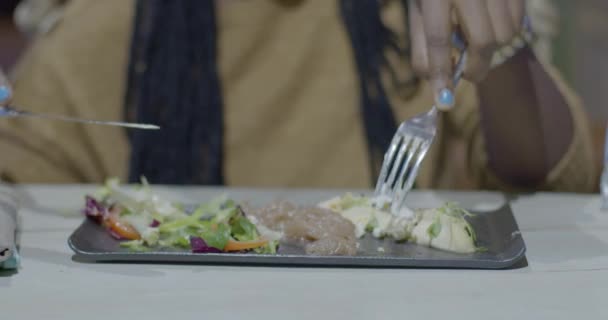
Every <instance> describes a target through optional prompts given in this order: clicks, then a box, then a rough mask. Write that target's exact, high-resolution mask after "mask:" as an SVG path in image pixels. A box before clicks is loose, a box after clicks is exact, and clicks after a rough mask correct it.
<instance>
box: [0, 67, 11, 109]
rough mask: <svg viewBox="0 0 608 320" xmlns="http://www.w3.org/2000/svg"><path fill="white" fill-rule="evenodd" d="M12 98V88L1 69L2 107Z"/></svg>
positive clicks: (0, 94) (0, 101) (0, 91)
mask: <svg viewBox="0 0 608 320" xmlns="http://www.w3.org/2000/svg"><path fill="white" fill-rule="evenodd" d="M11 97H12V90H11V86H10V84H9V83H8V79H7V78H6V75H5V74H4V73H3V72H2V69H0V107H1V106H4V105H6V104H8V103H9V101H10V100H11Z"/></svg>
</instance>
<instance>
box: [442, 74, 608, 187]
mask: <svg viewBox="0 0 608 320" xmlns="http://www.w3.org/2000/svg"><path fill="white" fill-rule="evenodd" d="M543 66H544V69H545V71H546V72H547V74H548V75H549V76H550V77H551V78H552V79H553V81H554V82H555V84H556V85H557V87H558V88H559V90H560V91H561V93H562V94H563V96H564V98H565V99H566V101H567V104H568V107H569V109H570V114H571V116H572V119H573V125H574V133H573V136H572V141H571V142H570V146H569V147H568V150H567V151H566V153H565V154H564V155H563V157H562V159H561V160H560V161H558V163H557V165H555V167H553V168H552V170H551V171H550V172H549V174H548V175H547V176H546V178H545V181H544V182H543V183H542V184H541V185H540V186H539V189H540V190H544V191H562V192H591V191H593V190H594V189H595V181H596V174H597V171H596V168H595V162H594V152H593V148H592V138H591V133H590V132H589V121H588V119H587V115H586V112H585V110H584V107H583V104H582V103H581V101H580V99H579V98H578V97H577V95H576V94H575V93H574V92H573V90H572V89H571V88H569V87H568V86H567V85H566V83H565V81H564V80H563V79H562V78H561V76H560V75H559V73H558V71H557V70H556V69H555V68H554V67H552V66H550V65H548V64H543ZM458 94H459V97H458V99H459V101H460V102H461V103H459V108H462V109H461V110H459V111H458V112H454V113H453V114H450V115H449V117H448V121H449V122H450V127H452V128H457V131H459V132H458V133H457V134H458V135H461V137H462V139H463V140H464V141H465V144H466V157H467V160H466V162H467V165H468V171H469V172H470V174H471V175H472V178H473V179H474V181H475V184H476V185H477V186H478V187H479V188H482V189H498V190H504V191H514V192H516V191H528V190H522V189H521V188H518V187H516V186H513V185H510V184H508V183H506V182H504V181H502V180H501V179H500V178H498V176H497V175H496V174H495V173H494V172H493V170H492V169H491V168H490V167H489V165H488V158H487V153H486V148H485V142H484V137H483V132H482V130H481V126H480V116H479V112H478V108H479V99H478V98H477V91H476V88H475V87H474V86H473V85H471V84H470V83H465V82H463V86H462V87H461V88H459V93H458Z"/></svg>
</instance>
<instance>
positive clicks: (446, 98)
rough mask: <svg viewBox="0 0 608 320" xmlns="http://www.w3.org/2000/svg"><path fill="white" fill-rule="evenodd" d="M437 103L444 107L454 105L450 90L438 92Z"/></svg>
mask: <svg viewBox="0 0 608 320" xmlns="http://www.w3.org/2000/svg"><path fill="white" fill-rule="evenodd" d="M439 102H440V103H441V104H443V105H446V106H450V107H451V106H453V105H454V94H453V93H452V91H451V90H450V89H442V90H441V91H440V92H439Z"/></svg>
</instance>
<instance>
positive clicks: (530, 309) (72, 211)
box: [0, 186, 608, 320]
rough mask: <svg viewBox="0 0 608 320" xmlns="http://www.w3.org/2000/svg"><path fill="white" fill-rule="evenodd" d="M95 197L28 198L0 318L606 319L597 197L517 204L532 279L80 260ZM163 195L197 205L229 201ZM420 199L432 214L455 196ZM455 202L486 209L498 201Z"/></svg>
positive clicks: (607, 266) (605, 260)
mask: <svg viewBox="0 0 608 320" xmlns="http://www.w3.org/2000/svg"><path fill="white" fill-rule="evenodd" d="M91 190H93V189H92V188H91V187H86V186H64V187H57V186H24V187H22V188H21V190H20V193H19V194H20V196H21V197H22V198H24V199H25V202H24V203H25V206H24V208H22V209H21V216H22V218H23V233H22V238H21V250H22V251H21V252H22V255H23V261H22V268H21V269H20V270H19V271H18V272H17V273H6V272H5V273H0V319H3V320H4V319H7V320H8V319H66V320H69V319H78V320H82V319H87V320H93V319H103V320H108V319H146V320H152V319H163V320H167V319H176V320H177V319H179V320H182V319H195V317H196V319H201V320H202V319H249V320H255V319H264V320H267V319H366V320H371V319H442V320H445V319H448V318H449V319H451V318H452V317H453V318H454V319H552V320H555V319H568V320H571V319H608V213H602V212H600V211H599V210H598V208H599V198H598V197H595V196H588V195H571V194H536V195H530V196H521V197H519V198H517V199H515V200H513V202H512V204H511V205H512V208H513V210H514V212H515V214H516V216H517V219H518V223H519V225H520V228H521V229H522V232H523V236H524V240H525V242H526V245H527V248H528V251H527V259H528V263H529V266H528V267H526V268H522V269H517V270H508V271H471V270H411V269H390V270H378V269H321V268H268V267H227V266H203V265H151V264H148V265H141V264H93V263H81V262H77V261H73V259H72V252H71V250H70V249H69V248H68V246H67V242H66V240H67V238H68V236H69V235H70V234H71V232H72V231H73V230H74V229H75V228H76V227H77V226H78V225H79V224H80V223H81V222H82V217H81V216H79V215H78V213H77V212H76V211H77V209H78V208H79V207H81V206H82V202H83V200H82V199H83V198H82V196H83V195H84V194H85V193H86V192H90V191H91ZM161 191H162V192H163V193H164V194H166V195H167V196H169V197H172V198H174V199H176V200H181V201H189V202H196V200H197V199H202V198H205V197H208V196H209V193H210V192H212V193H217V192H220V191H218V190H213V189H204V188H167V189H162V190H161ZM227 192H229V193H231V194H236V195H239V196H240V197H252V198H255V197H256V196H257V195H259V194H265V195H267V194H266V193H264V192H260V191H257V192H253V191H250V190H229V191H227ZM320 193H322V192H310V193H307V192H304V191H302V192H295V193H289V192H277V194H280V195H284V196H286V197H293V196H294V195H297V196H298V197H300V196H302V195H304V196H302V199H303V201H305V198H306V197H307V196H310V197H312V198H315V197H318V196H319V194H320ZM335 193H336V191H334V192H333V193H331V192H330V193H327V192H325V194H327V195H332V194H335ZM412 197H413V198H415V199H418V201H419V202H420V203H430V202H433V201H437V199H443V198H444V197H446V194H437V193H433V192H419V193H417V194H414V195H412ZM447 197H450V196H449V195H448V196H447ZM457 197H465V198H467V197H468V198H471V199H474V201H478V202H479V203H478V204H477V205H478V206H482V205H492V203H493V201H495V200H491V201H490V200H488V199H495V198H496V195H492V194H486V193H478V194H465V195H463V194H457ZM493 197H494V198H493ZM480 199H481V200H480ZM486 200H487V201H486ZM486 202H487V203H486Z"/></svg>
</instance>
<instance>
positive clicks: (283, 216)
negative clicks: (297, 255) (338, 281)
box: [247, 201, 357, 255]
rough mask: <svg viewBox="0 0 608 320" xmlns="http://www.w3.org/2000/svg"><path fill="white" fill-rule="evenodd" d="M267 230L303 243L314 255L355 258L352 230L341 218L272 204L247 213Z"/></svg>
mask: <svg viewBox="0 0 608 320" xmlns="http://www.w3.org/2000/svg"><path fill="white" fill-rule="evenodd" d="M247 214H248V215H251V216H253V217H255V218H256V219H257V221H259V222H260V223H261V224H263V225H264V226H266V227H267V228H269V229H271V230H274V231H280V232H283V234H284V237H285V238H286V239H287V240H296V241H304V243H306V245H305V250H306V253H308V254H314V255H355V254H356V253H357V238H356V236H355V226H354V225H353V224H352V223H351V222H350V221H348V220H347V219H345V218H343V217H342V216H341V215H340V214H338V213H336V212H333V211H331V210H328V209H323V208H319V207H316V206H315V207H312V206H311V207H306V206H296V205H294V204H292V203H289V202H284V201H283V202H275V203H271V204H269V205H267V206H265V207H262V208H258V209H249V211H248V212H247Z"/></svg>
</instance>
